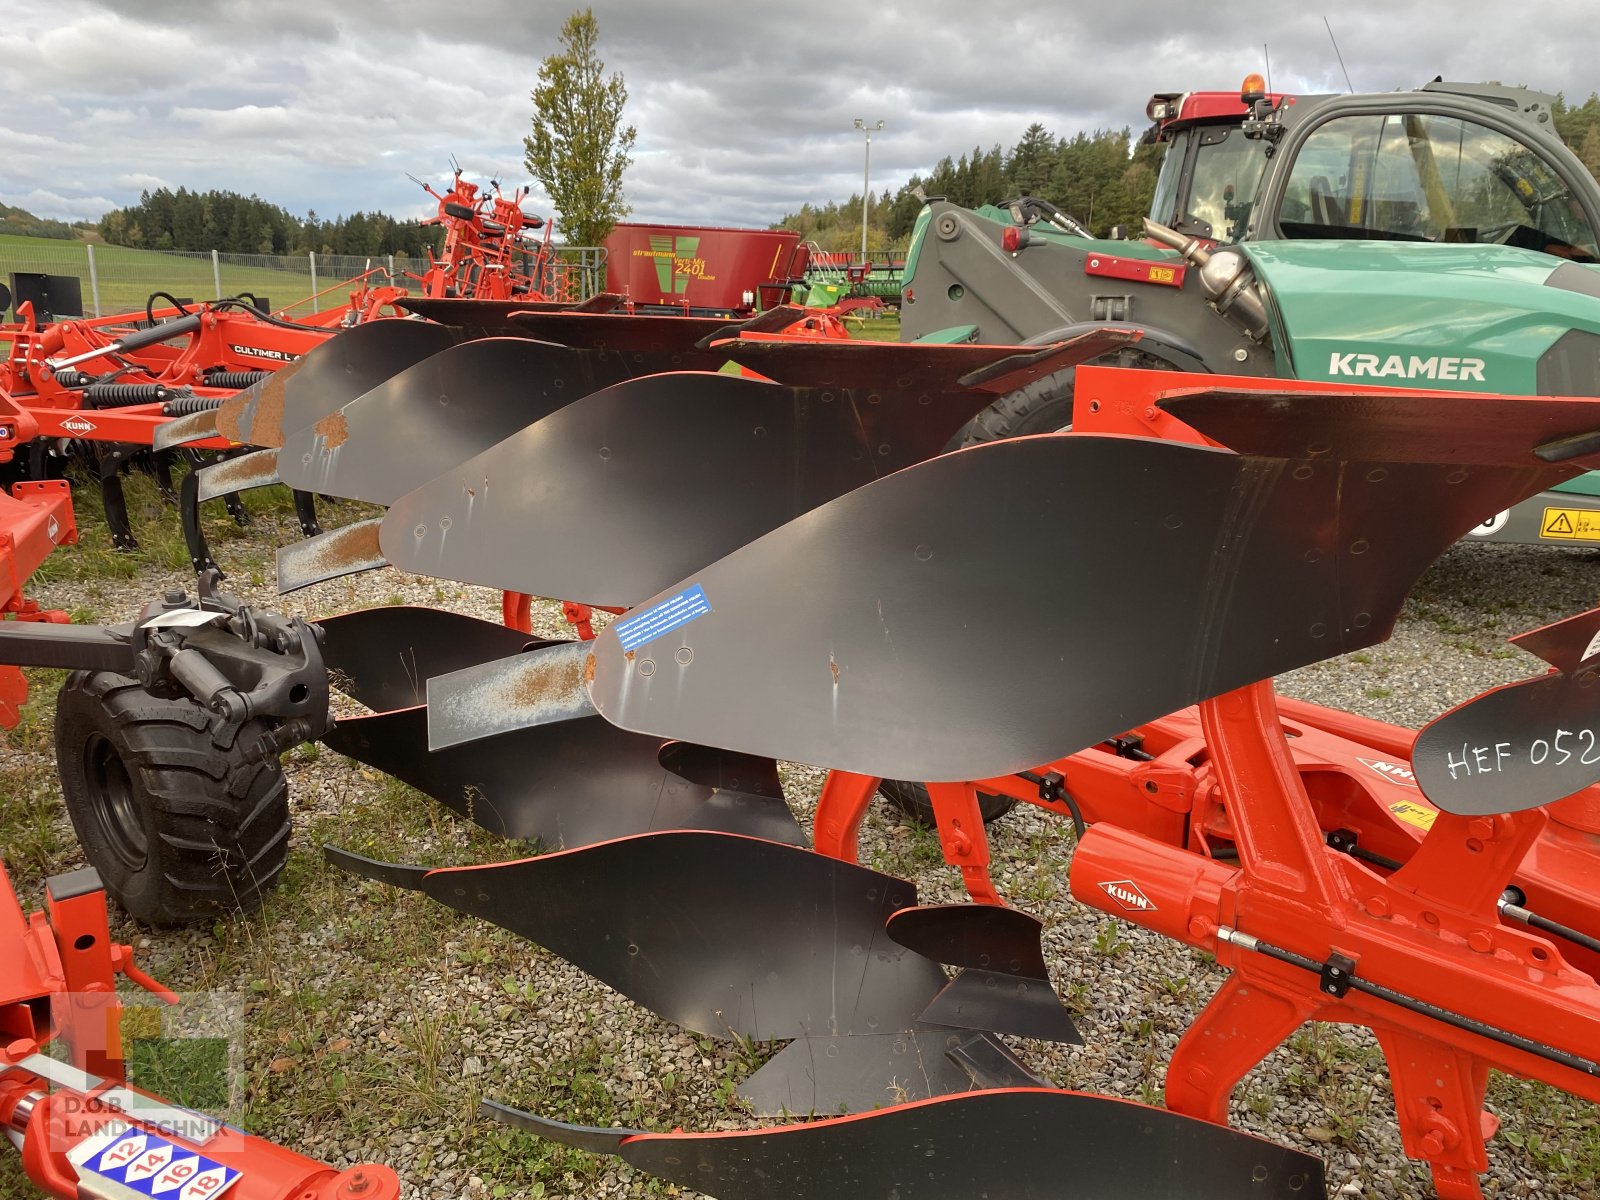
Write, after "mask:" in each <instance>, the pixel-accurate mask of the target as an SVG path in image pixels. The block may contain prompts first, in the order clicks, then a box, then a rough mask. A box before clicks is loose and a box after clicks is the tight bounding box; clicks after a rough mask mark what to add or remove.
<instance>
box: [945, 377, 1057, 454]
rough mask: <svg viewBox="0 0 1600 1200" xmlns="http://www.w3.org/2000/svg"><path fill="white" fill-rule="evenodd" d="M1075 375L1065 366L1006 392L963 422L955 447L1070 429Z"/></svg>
mask: <svg viewBox="0 0 1600 1200" xmlns="http://www.w3.org/2000/svg"><path fill="white" fill-rule="evenodd" d="M1076 374H1077V368H1076V367H1066V368H1063V369H1062V370H1060V371H1056V372H1055V373H1054V374H1051V375H1044V376H1041V377H1040V378H1038V379H1035V380H1034V381H1033V382H1032V383H1030V384H1029V385H1028V386H1027V387H1022V388H1018V389H1017V390H1016V391H1014V392H1007V393H1006V394H1005V395H1004V396H1001V397H1000V399H998V400H996V401H995V402H994V403H993V404H991V405H990V406H989V407H988V408H986V409H984V410H983V411H982V412H981V413H979V414H978V415H977V416H975V417H973V418H972V420H970V421H968V422H967V425H966V428H964V429H963V430H962V431H961V441H960V443H959V444H960V445H962V446H976V445H977V444H978V443H979V442H998V441H1001V440H1003V439H1005V438H1014V437H1027V436H1028V435H1030V434H1035V433H1057V432H1059V431H1060V430H1063V429H1070V428H1071V427H1072V387H1073V378H1074V377H1075V376H1076Z"/></svg>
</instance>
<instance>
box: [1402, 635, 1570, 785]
mask: <svg viewBox="0 0 1600 1200" xmlns="http://www.w3.org/2000/svg"><path fill="white" fill-rule="evenodd" d="M1511 643H1512V644H1513V645H1515V646H1518V647H1520V648H1521V649H1523V650H1526V651H1528V652H1529V653H1530V654H1536V655H1538V656H1539V657H1540V658H1542V659H1544V660H1545V661H1546V662H1547V663H1549V664H1550V665H1551V666H1552V667H1554V668H1556V669H1555V671H1554V672H1553V673H1550V674H1546V675H1541V676H1539V677H1537V678H1535V679H1524V680H1519V681H1518V682H1516V683H1508V684H1506V685H1504V686H1502V687H1498V688H1494V689H1492V690H1490V691H1487V692H1484V693H1483V694H1482V695H1480V696H1475V697H1473V698H1472V699H1471V700H1468V701H1466V702H1465V703H1463V704H1458V705H1456V707H1454V708H1452V709H1451V710H1450V711H1449V712H1447V713H1444V714H1443V715H1442V716H1439V717H1436V718H1435V719H1434V720H1432V721H1430V722H1429V723H1428V724H1427V725H1425V726H1423V728H1422V732H1421V733H1419V734H1418V735H1417V740H1416V743H1415V744H1414V745H1413V746H1412V749H1411V765H1412V770H1413V771H1415V772H1416V777H1417V786H1418V787H1420V788H1421V789H1422V794H1423V795H1425V796H1426V797H1427V798H1428V799H1429V800H1430V801H1431V802H1432V803H1433V804H1435V805H1436V806H1438V807H1439V808H1442V809H1444V810H1445V811H1446V812H1452V813H1459V814H1460V815H1462V816H1469V817H1471V816H1491V815H1494V814H1496V813H1511V812H1521V811H1522V810H1524V809H1528V808H1536V807H1538V806H1539V805H1541V804H1551V803H1554V802H1555V801H1557V800H1564V799H1566V797H1568V796H1571V795H1572V794H1574V793H1575V792H1579V791H1582V790H1583V789H1584V788H1586V787H1588V786H1589V785H1590V784H1593V783H1600V609H1591V610H1590V611H1589V612H1586V613H1579V614H1578V615H1577V616H1574V617H1568V618H1567V619H1566V620H1563V621H1557V622H1556V623H1555V624H1553V625H1547V626H1545V627H1543V628H1542V629H1535V630H1532V631H1530V632H1528V633H1524V634H1522V635H1520V636H1518V637H1514V638H1512V639H1511Z"/></svg>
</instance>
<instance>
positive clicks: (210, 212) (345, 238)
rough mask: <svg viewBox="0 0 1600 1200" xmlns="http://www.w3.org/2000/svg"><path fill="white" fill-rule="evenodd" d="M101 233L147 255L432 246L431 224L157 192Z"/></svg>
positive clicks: (365, 251) (435, 231) (235, 197)
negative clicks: (301, 214)
mask: <svg viewBox="0 0 1600 1200" xmlns="http://www.w3.org/2000/svg"><path fill="white" fill-rule="evenodd" d="M99 230H100V236H101V237H102V238H104V239H105V240H106V241H107V242H109V243H110V244H111V245H113V246H133V247H138V248H142V249H146V250H221V251H225V252H227V253H230V254H294V255H300V254H305V253H307V252H308V251H314V252H316V253H318V254H354V255H376V254H403V255H407V256H412V257H424V256H425V255H426V252H427V250H428V249H429V248H430V247H431V248H433V249H434V250H437V249H439V247H440V246H442V245H443V242H444V234H443V231H442V230H441V229H439V227H438V226H422V225H419V224H418V223H417V222H416V221H414V220H407V221H397V220H395V218H393V217H391V216H389V215H388V214H386V213H381V212H373V213H367V212H357V213H351V214H350V215H349V216H339V217H335V218H334V219H333V220H331V221H330V220H324V219H322V218H319V217H318V216H317V214H316V213H315V212H310V213H307V214H306V215H305V216H304V217H297V216H295V215H293V214H292V213H290V212H289V211H288V210H287V209H284V208H280V207H279V206H278V205H276V204H269V203H268V202H267V201H265V200H263V199H261V198H260V197H259V196H253V195H252V196H241V195H239V194H238V193H237V192H219V191H209V192H191V191H189V189H187V188H182V187H180V188H179V189H178V190H177V191H175V192H174V191H172V190H171V189H169V188H159V189H157V190H156V191H153V192H151V191H146V192H143V193H141V194H140V196H139V203H137V204H133V205H129V206H128V207H127V208H119V209H115V210H113V211H112V212H108V213H107V214H106V215H105V216H103V217H101V218H100V225H99Z"/></svg>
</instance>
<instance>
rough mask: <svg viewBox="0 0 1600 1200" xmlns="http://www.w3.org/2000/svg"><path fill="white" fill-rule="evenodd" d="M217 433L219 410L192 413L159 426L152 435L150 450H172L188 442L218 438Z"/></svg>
mask: <svg viewBox="0 0 1600 1200" xmlns="http://www.w3.org/2000/svg"><path fill="white" fill-rule="evenodd" d="M217 433H218V430H217V410H216V409H214V408H209V409H206V410H204V411H203V412H196V413H190V414H189V415H188V416H186V417H174V418H172V420H170V421H163V422H162V423H161V424H160V425H157V426H156V427H155V430H154V432H152V433H151V435H150V448H151V449H152V450H170V449H172V448H173V447H174V446H182V445H184V444H185V443H186V442H199V441H204V440H205V439H206V438H212V437H216V436H217Z"/></svg>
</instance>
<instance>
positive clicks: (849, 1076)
mask: <svg viewBox="0 0 1600 1200" xmlns="http://www.w3.org/2000/svg"><path fill="white" fill-rule="evenodd" d="M966 1036H967V1035H965V1034H963V1033H958V1032H956V1031H954V1030H950V1029H928V1028H917V1029H913V1030H910V1031H908V1032H905V1033H879V1034H862V1035H857V1036H845V1037H805V1038H796V1039H795V1040H794V1041H792V1042H790V1043H789V1044H788V1045H787V1046H785V1047H784V1048H783V1049H782V1050H780V1051H779V1052H778V1053H777V1054H776V1055H774V1056H773V1057H772V1058H771V1059H770V1060H769V1061H768V1062H766V1063H765V1064H764V1065H763V1066H762V1067H761V1069H760V1070H758V1071H757V1072H756V1073H755V1074H754V1075H752V1076H750V1078H748V1079H746V1080H745V1081H744V1082H743V1083H741V1084H740V1085H739V1089H738V1092H737V1093H736V1094H737V1095H738V1097H739V1099H741V1100H743V1101H744V1102H745V1103H746V1104H747V1105H749V1106H750V1111H751V1112H753V1113H754V1114H755V1115H756V1116H758V1117H785V1116H791V1115H795V1114H805V1113H827V1114H829V1115H833V1114H836V1113H839V1112H870V1111H871V1110H873V1109H875V1108H882V1107H884V1106H885V1105H888V1104H895V1103H903V1102H905V1101H907V1100H926V1099H928V1098H930V1097H933V1096H949V1095H952V1094H955V1093H959V1092H970V1091H974V1090H977V1085H976V1084H975V1083H974V1082H973V1079H972V1076H971V1075H969V1074H968V1073H967V1072H966V1071H965V1070H963V1069H962V1067H961V1065H960V1064H959V1063H958V1062H956V1061H955V1060H954V1059H952V1058H951V1057H950V1055H949V1053H948V1052H949V1051H950V1050H952V1049H954V1048H955V1046H956V1045H958V1044H959V1043H961V1042H962V1041H963V1040H965V1038H966ZM996 1040H997V1041H998V1039H996Z"/></svg>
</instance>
